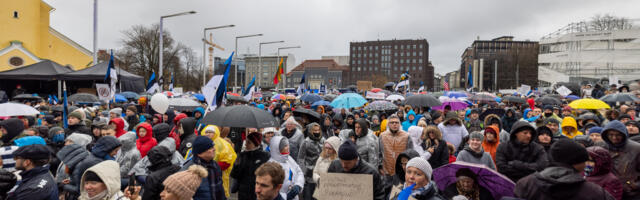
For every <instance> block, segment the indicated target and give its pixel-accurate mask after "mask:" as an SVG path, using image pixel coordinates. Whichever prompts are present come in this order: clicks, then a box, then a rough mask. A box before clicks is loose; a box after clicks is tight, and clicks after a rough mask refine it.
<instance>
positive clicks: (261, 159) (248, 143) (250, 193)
mask: <svg viewBox="0 0 640 200" xmlns="http://www.w3.org/2000/svg"><path fill="white" fill-rule="evenodd" d="M247 132H248V134H247V139H246V140H245V143H244V148H243V149H244V150H243V151H242V152H240V154H238V158H237V159H236V161H235V162H234V164H233V169H232V170H231V175H230V176H231V178H232V180H233V181H231V182H232V183H233V185H232V186H231V193H235V192H237V193H238V199H247V200H255V199H256V198H257V197H256V193H255V188H256V176H255V174H254V173H253V172H255V171H256V169H258V167H260V165H262V164H264V163H266V162H267V161H268V160H269V157H270V155H269V153H268V152H265V151H264V150H263V149H262V148H261V147H260V145H261V144H262V133H260V132H258V129H255V128H254V129H248V131H247ZM278 167H279V166H278Z"/></svg>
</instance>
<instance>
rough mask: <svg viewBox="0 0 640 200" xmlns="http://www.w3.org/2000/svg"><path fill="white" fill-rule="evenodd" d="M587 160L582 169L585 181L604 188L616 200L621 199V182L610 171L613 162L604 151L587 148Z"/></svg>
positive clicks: (598, 148) (597, 147)
mask: <svg viewBox="0 0 640 200" xmlns="http://www.w3.org/2000/svg"><path fill="white" fill-rule="evenodd" d="M587 152H588V153H589V160H588V161H587V162H586V167H585V168H584V175H585V179H586V180H587V181H589V182H592V183H595V184H597V185H599V186H600V187H602V188H604V189H605V190H606V191H607V192H609V194H611V196H613V197H614V198H615V199H616V200H621V199H622V191H623V189H622V182H621V181H620V179H618V177H616V175H614V174H613V172H612V171H611V170H612V169H613V160H611V155H609V151H607V150H606V149H604V148H602V147H599V146H593V147H588V148H587Z"/></svg>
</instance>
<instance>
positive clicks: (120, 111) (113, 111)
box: [109, 108, 122, 116]
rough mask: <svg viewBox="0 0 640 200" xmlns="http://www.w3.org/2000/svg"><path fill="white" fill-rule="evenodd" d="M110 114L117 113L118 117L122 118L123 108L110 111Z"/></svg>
mask: <svg viewBox="0 0 640 200" xmlns="http://www.w3.org/2000/svg"><path fill="white" fill-rule="evenodd" d="M109 113H115V114H116V115H118V116H122V108H114V109H111V110H109Z"/></svg>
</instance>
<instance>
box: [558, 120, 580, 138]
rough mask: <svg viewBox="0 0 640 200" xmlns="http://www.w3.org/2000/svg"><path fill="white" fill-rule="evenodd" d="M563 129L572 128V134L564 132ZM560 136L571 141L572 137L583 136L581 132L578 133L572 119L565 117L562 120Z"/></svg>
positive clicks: (576, 124) (574, 121)
mask: <svg viewBox="0 0 640 200" xmlns="http://www.w3.org/2000/svg"><path fill="white" fill-rule="evenodd" d="M564 127H573V132H570V133H569V132H567V131H565V130H564ZM561 128H562V135H564V136H567V137H568V138H569V139H573V137H575V136H578V135H583V134H582V132H580V131H578V123H576V120H575V119H574V118H573V117H565V118H564V119H562V127H561Z"/></svg>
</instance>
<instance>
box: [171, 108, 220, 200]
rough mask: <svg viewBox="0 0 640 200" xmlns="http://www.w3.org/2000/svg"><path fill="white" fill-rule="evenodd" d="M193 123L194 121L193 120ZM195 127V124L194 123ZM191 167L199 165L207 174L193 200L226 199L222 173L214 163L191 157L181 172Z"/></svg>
mask: <svg viewBox="0 0 640 200" xmlns="http://www.w3.org/2000/svg"><path fill="white" fill-rule="evenodd" d="M194 122H195V120H194ZM194 125H195V123H194ZM191 165H201V166H203V167H204V168H205V169H207V172H209V174H208V175H207V177H204V178H202V182H201V183H200V186H199V187H198V189H197V190H196V193H195V194H194V195H193V200H205V199H206V200H220V199H226V197H225V194H224V188H223V187H222V171H221V170H220V167H219V166H218V164H217V163H216V162H214V161H203V160H202V159H200V157H198V156H193V158H191V160H189V161H187V162H186V163H184V166H182V169H181V171H184V170H187V169H189V167H190V166H191Z"/></svg>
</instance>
